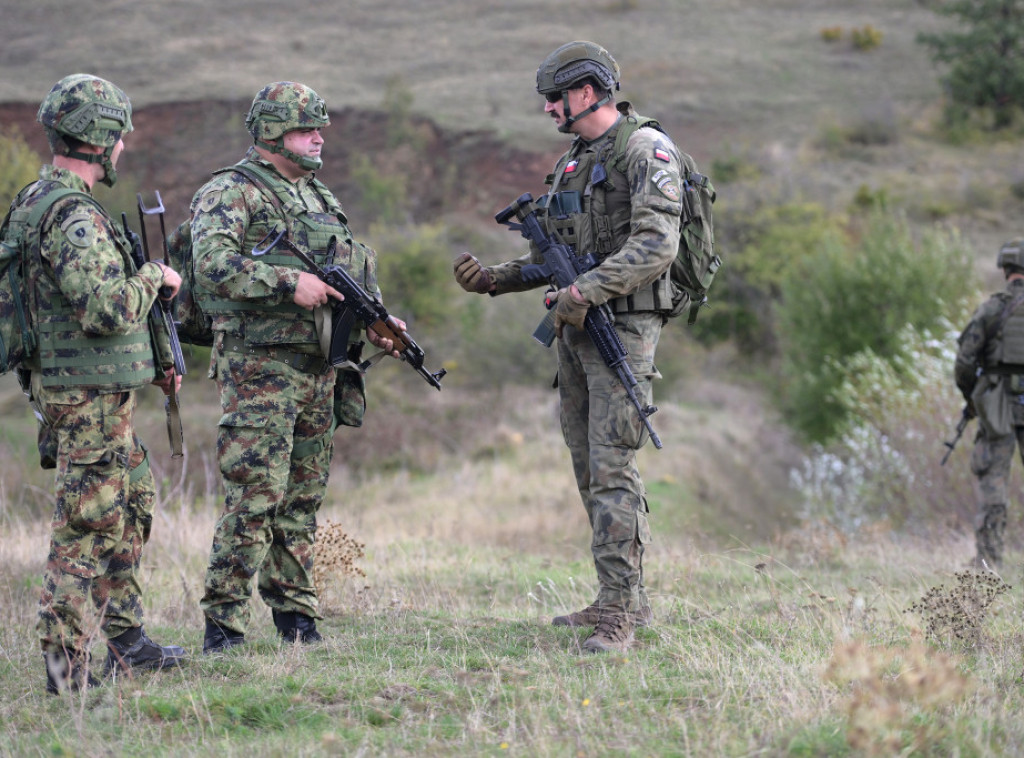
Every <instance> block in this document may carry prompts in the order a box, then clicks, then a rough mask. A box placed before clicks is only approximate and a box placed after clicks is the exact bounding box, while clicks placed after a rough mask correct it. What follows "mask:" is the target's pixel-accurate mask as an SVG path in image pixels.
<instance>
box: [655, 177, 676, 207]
mask: <svg viewBox="0 0 1024 758" xmlns="http://www.w3.org/2000/svg"><path fill="white" fill-rule="evenodd" d="M651 181H652V182H653V183H654V186H655V187H657V188H658V192H660V193H661V194H663V195H664V196H665V197H667V198H668V199H669V200H671V201H672V202H675V203H677V202H679V179H678V178H677V177H676V175H675V174H671V173H669V172H668V171H664V170H663V171H658V172H656V173H655V174H654V176H652V177H651Z"/></svg>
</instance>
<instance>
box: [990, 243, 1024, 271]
mask: <svg viewBox="0 0 1024 758" xmlns="http://www.w3.org/2000/svg"><path fill="white" fill-rule="evenodd" d="M996 266H997V267H998V268H1001V269H1003V270H1004V271H1006V270H1007V269H1010V270H1011V271H1016V272H1018V273H1024V239H1015V240H1010V241H1009V242H1006V243H1004V244H1003V246H1002V247H1001V248H999V255H998V256H997V257H996Z"/></svg>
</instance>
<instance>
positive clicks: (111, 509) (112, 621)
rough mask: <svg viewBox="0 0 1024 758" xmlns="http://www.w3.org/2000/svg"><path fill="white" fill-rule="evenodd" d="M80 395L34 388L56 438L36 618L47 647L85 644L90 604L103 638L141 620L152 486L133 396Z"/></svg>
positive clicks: (78, 649)
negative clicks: (141, 573)
mask: <svg viewBox="0 0 1024 758" xmlns="http://www.w3.org/2000/svg"><path fill="white" fill-rule="evenodd" d="M76 394H78V398H76V399H77V400H81V399H82V396H84V397H85V398H86V399H85V401H84V402H76V403H62V402H59V401H60V400H61V399H62V398H60V397H59V396H58V394H57V393H49V392H47V391H46V390H42V389H40V388H39V387H38V386H36V387H35V388H34V396H35V398H36V401H37V402H38V407H39V410H40V412H41V413H42V415H43V418H44V421H45V422H46V423H47V424H48V425H49V426H50V427H51V429H52V432H53V434H54V435H55V436H56V439H57V474H56V481H57V493H56V494H57V503H56V510H55V512H54V516H53V522H52V525H51V537H50V554H49V558H48V559H47V563H46V573H45V574H44V577H43V592H42V596H41V598H40V601H39V624H38V627H37V629H38V631H39V639H40V644H41V646H42V649H43V652H44V653H46V652H56V651H58V650H60V648H62V647H63V648H65V649H66V650H68V652H70V653H73V654H77V653H82V652H84V651H85V650H86V648H87V646H88V638H89V636H90V635H91V634H92V632H93V631H94V627H93V628H90V627H91V624H90V618H89V617H90V616H91V615H92V614H93V613H97V614H98V615H99V616H100V620H99V624H100V627H101V628H102V630H103V632H104V634H105V635H106V636H107V637H116V636H118V635H119V634H121V633H123V632H125V631H127V630H129V629H131V628H133V627H137V626H140V625H141V624H142V591H141V589H140V587H139V579H138V570H139V562H140V560H141V558H142V548H143V545H144V544H145V543H146V542H147V541H148V540H149V534H150V530H151V528H152V525H153V502H154V499H155V490H154V485H153V476H152V474H151V473H150V471H149V460H148V458H147V456H146V451H145V448H144V447H143V446H142V443H141V442H140V441H139V440H138V438H137V437H136V436H135V433H134V430H133V415H134V411H135V395H134V393H132V392H121V393H115V394H98V393H95V392H84V393H76ZM54 401H57V402H54Z"/></svg>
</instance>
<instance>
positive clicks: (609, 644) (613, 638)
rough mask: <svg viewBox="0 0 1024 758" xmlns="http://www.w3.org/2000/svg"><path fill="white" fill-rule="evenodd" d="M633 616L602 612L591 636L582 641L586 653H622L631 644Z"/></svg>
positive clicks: (608, 611) (619, 612)
mask: <svg viewBox="0 0 1024 758" xmlns="http://www.w3.org/2000/svg"><path fill="white" fill-rule="evenodd" d="M634 626H635V625H634V623H633V615H632V614H630V613H624V612H622V611H613V610H608V609H607V608H606V609H605V610H604V611H602V613H601V618H600V619H598V621H597V626H596V627H595V628H594V632H593V634H591V635H590V636H589V637H587V639H585V640H584V641H583V649H584V650H586V651H587V652H588V653H605V652H613V651H614V652H619V653H624V652H626V651H627V650H629V646H630V645H632V644H633V629H634Z"/></svg>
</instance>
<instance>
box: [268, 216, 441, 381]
mask: <svg viewBox="0 0 1024 758" xmlns="http://www.w3.org/2000/svg"><path fill="white" fill-rule="evenodd" d="M277 245H282V246H284V247H286V248H288V249H289V250H290V251H291V252H292V253H294V254H295V255H296V256H297V257H298V258H299V260H301V261H302V262H303V263H305V264H306V266H307V267H308V268H309V270H310V271H312V272H313V273H314V274H316V275H317V276H318V277H319V278H320V281H322V282H324V283H325V284H328V285H330V286H331V287H333V288H334V289H336V290H337V291H338V292H340V293H341V294H342V295H344V296H345V299H344V300H342V301H340V302H335V303H334V305H333V306H332V307H331V345H330V350H329V355H328V357H327V360H328V362H329V363H330V364H331V365H332V366H340V365H342V364H344V363H346V362H348V361H349V355H348V343H349V335H350V333H351V331H352V328H353V327H354V326H355V323H356V321H357V320H358V321H362V322H363V323H364V324H366V326H367V327H369V328H371V329H373V331H375V332H376V333H377V334H379V335H380V336H381V337H384V338H385V339H389V340H391V342H392V343H393V344H394V349H395V350H397V351H398V356H399V358H401V359H402V360H403V361H405V362H406V363H408V364H409V365H410V366H411V367H412V368H413V370H414V371H416V373H418V374H419V375H420V376H422V377H423V379H424V380H425V381H426V382H427V384H429V385H430V386H431V387H434V388H435V389H437V390H438V391H440V390H441V379H442V378H443V377H444V375H445V374H447V373H448V371H447V369H443V368H442V369H440V370H439V371H433V372H431V371H428V370H427V369H426V368H424V366H423V361H424V358H425V355H424V353H423V348H421V347H420V346H419V345H417V344H416V341H415V340H413V338H412V337H410V336H409V333H408V332H406V331H405V330H404V329H400V328H399V327H398V325H397V324H396V323H395V320H394V317H392V316H391V315H390V314H389V313H388V312H387V309H386V308H385V307H384V304H383V303H381V302H380V301H379V300H377V298H375V297H372V296H371V295H369V294H367V292H366V290H364V289H363V288H362V287H361V286H359V283H358V282H356V280H355V279H353V278H352V277H351V276H349V274H348V272H347V271H345V269H343V268H342V267H341V266H336V265H334V264H333V263H332V261H333V260H334V251H335V248H336V247H337V245H338V240H337V238H336V237H331V240H330V242H329V243H328V245H327V264H326V265H325V266H320V265H318V264H317V262H316V261H314V260H313V258H312V256H310V255H309V254H308V253H306V252H305V251H303V250H300V249H299V248H298V247H296V246H295V245H294V244H292V242H291V240H289V239H288V238H287V237H286V236H285V231H283V230H282V231H281V232H278V233H277V234H276V235H274V236H273V238H271V235H270V234H268V235H267V236H266V237H264V238H263V239H262V240H260V241H259V242H257V243H256V246H255V247H253V249H252V254H253V255H256V256H259V255H263V254H264V253H267V252H269V251H270V250H272V249H273V248H274V247H276V246H277ZM383 355H384V353H383V352H380V353H377V355H375V356H373V357H372V358H369V359H367V360H365V361H362V362H360V363H356V364H354V365H355V368H356V369H357V370H358V371H360V372H365V371H366V370H367V369H368V368H369V367H370V366H372V365H373V363H374V362H375V361H376V360H377V359H378V358H380V357H381V356H383Z"/></svg>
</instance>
